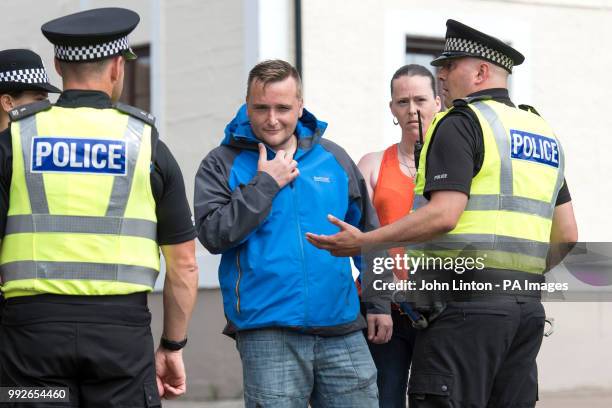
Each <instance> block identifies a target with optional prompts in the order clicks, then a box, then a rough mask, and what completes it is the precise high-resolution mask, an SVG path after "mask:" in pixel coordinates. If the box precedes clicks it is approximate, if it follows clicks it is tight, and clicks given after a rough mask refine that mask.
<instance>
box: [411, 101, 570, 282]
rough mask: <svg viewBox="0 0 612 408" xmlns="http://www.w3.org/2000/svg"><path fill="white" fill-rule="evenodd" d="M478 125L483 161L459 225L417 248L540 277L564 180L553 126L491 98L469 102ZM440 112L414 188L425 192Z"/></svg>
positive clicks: (419, 195)
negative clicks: (432, 141)
mask: <svg viewBox="0 0 612 408" xmlns="http://www.w3.org/2000/svg"><path fill="white" fill-rule="evenodd" d="M468 106H469V108H470V109H472V111H474V113H475V114H476V116H477V118H478V121H479V122H480V126H481V128H482V133H483V139H484V151H485V154H484V161H483V164H482V168H481V169H480V171H479V172H478V174H477V175H476V176H475V177H474V178H473V180H472V185H471V189H470V197H469V200H468V202H467V206H466V208H465V211H464V212H463V214H462V215H461V217H460V218H459V221H458V223H457V225H456V227H455V228H454V229H453V230H452V231H450V232H449V233H448V234H445V235H443V236H441V237H438V238H436V239H435V240H433V241H429V242H427V243H426V244H425V245H423V246H420V247H419V249H421V250H424V251H426V252H427V253H428V254H429V255H433V256H449V255H451V256H459V251H462V255H464V256H465V255H467V256H479V257H481V259H483V258H484V262H483V263H484V265H485V266H486V267H487V268H497V269H507V270H515V271H521V272H529V273H534V274H540V273H542V272H543V271H544V269H545V266H546V255H547V253H548V247H549V240H550V230H551V225H552V216H553V212H554V209H555V203H556V200H557V194H558V193H559V190H560V188H561V186H562V184H563V168H564V164H565V161H564V156H563V151H562V149H561V144H560V143H559V141H558V140H557V138H556V137H555V135H554V133H553V131H552V129H551V128H550V126H549V125H548V124H547V123H546V122H545V121H544V120H543V119H542V118H541V117H540V116H538V115H536V114H534V113H531V112H527V111H524V110H521V109H517V108H512V107H509V106H507V105H504V104H502V103H499V102H495V101H491V100H476V101H473V102H471V103H469V104H468ZM447 113H448V111H447V112H444V113H440V114H438V115H437V116H436V118H434V122H433V123H432V125H431V126H430V129H429V130H428V135H427V137H426V139H427V140H426V142H425V146H424V147H423V151H422V153H421V160H420V163H419V169H418V174H417V180H416V187H415V200H414V207H413V210H414V209H417V208H419V207H421V206H423V205H425V204H426V202H427V200H426V199H425V198H424V197H423V189H424V187H425V169H426V166H427V150H428V148H429V144H430V143H431V140H432V135H434V136H433V137H434V138H435V128H436V127H437V126H438V125H439V124H440V122H441V120H442V118H443V117H444V116H445V115H446V114H447Z"/></svg>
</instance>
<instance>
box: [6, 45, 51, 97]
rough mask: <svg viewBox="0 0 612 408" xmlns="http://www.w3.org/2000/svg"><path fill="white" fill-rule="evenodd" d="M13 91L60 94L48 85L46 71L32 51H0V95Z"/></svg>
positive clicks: (38, 57)
mask: <svg viewBox="0 0 612 408" xmlns="http://www.w3.org/2000/svg"><path fill="white" fill-rule="evenodd" d="M14 91H43V92H54V93H59V92H61V91H60V90H59V89H57V88H56V87H54V86H53V85H51V84H50V83H49V77H48V76H47V71H46V70H45V67H44V65H43V63H42V60H41V59H40V56H39V55H38V54H36V53H35V52H34V51H30V50H23V49H15V50H3V51H0V93H7V92H14Z"/></svg>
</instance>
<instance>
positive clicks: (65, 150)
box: [30, 137, 127, 175]
mask: <svg viewBox="0 0 612 408" xmlns="http://www.w3.org/2000/svg"><path fill="white" fill-rule="evenodd" d="M126 157H127V147H126V144H125V141H123V140H108V139H80V138H63V137H35V138H34V139H32V151H31V168H30V171H31V172H32V173H40V172H63V173H94V174H112V175H125V174H126Z"/></svg>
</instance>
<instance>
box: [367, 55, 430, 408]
mask: <svg viewBox="0 0 612 408" xmlns="http://www.w3.org/2000/svg"><path fill="white" fill-rule="evenodd" d="M440 106H441V104H440V97H438V96H436V89H435V80H434V77H433V75H432V74H431V72H429V70H428V69H427V68H425V67H423V66H421V65H405V66H403V67H401V68H400V69H398V70H397V71H396V72H395V74H393V78H391V101H390V102H389V108H391V113H392V114H393V123H394V124H395V125H399V127H400V128H401V130H402V138H401V140H400V142H399V143H396V144H393V145H391V146H389V147H388V148H387V149H386V150H383V151H380V152H372V153H368V154H366V155H365V156H363V157H362V158H361V160H360V161H359V164H358V167H359V169H360V170H361V172H362V174H363V176H364V178H365V180H366V184H367V186H368V192H369V194H370V198H371V199H372V203H373V204H374V207H375V208H376V212H377V214H378V219H379V220H380V224H381V226H382V225H387V224H390V223H392V222H394V221H396V220H398V219H400V218H402V217H403V216H404V215H406V214H408V213H409V212H410V209H411V208H412V201H413V198H414V178H415V175H416V167H415V163H414V145H415V143H416V142H417V141H418V140H419V120H418V115H417V111H419V112H420V115H421V122H422V130H423V134H425V132H426V131H427V127H428V126H429V124H430V123H431V121H432V119H433V117H434V115H435V114H436V113H437V112H438V111H439V110H440ZM395 275H396V279H407V278H408V276H407V273H406V272H405V271H396V272H395ZM391 315H392V318H393V336H392V337H391V340H390V341H389V342H388V343H385V344H374V343H370V342H368V345H369V347H370V352H371V353H372V357H373V359H374V362H375V363H376V368H377V370H378V378H377V382H378V392H379V401H380V407H381V408H383V407H384V408H395V407H402V408H404V407H405V406H406V388H407V384H408V371H409V369H410V361H411V360H412V349H413V346H414V339H415V336H416V329H414V328H413V327H412V326H411V323H410V320H409V319H408V318H407V316H405V315H403V314H402V313H401V312H400V310H399V308H398V307H397V305H393V308H392V311H391Z"/></svg>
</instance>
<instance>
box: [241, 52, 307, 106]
mask: <svg viewBox="0 0 612 408" xmlns="http://www.w3.org/2000/svg"><path fill="white" fill-rule="evenodd" d="M289 77H291V78H293V79H295V83H296V84H297V97H298V99H302V79H301V78H300V74H299V73H298V72H297V70H296V69H295V68H294V67H293V65H291V64H290V63H288V62H287V61H283V60H279V59H275V60H265V61H262V62H260V63H259V64H257V65H255V66H254V67H253V68H252V69H251V71H250V72H249V80H248V82H247V99H248V97H249V90H250V89H251V84H252V83H253V82H255V81H259V82H262V83H263V85H264V87H265V86H266V85H268V84H269V83H272V82H280V81H284V80H285V79H287V78H289Z"/></svg>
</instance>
